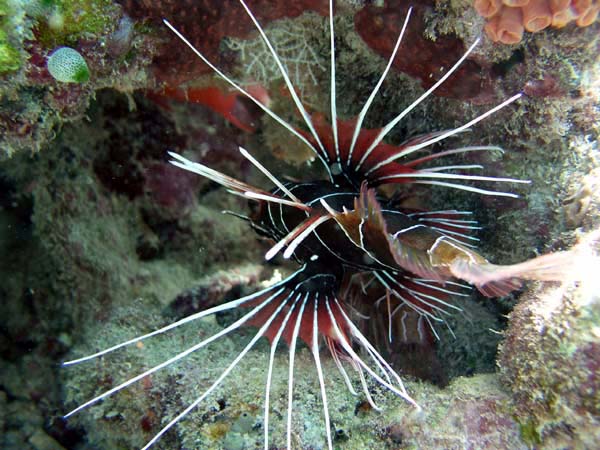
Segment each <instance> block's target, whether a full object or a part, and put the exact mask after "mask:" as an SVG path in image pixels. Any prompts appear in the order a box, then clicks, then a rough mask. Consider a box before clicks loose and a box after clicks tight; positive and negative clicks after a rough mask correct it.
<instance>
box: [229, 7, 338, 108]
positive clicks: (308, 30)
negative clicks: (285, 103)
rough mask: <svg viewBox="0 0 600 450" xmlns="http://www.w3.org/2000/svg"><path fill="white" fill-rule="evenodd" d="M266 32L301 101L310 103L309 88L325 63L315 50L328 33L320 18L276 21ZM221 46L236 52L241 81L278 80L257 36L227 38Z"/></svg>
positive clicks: (277, 74)
mask: <svg viewBox="0 0 600 450" xmlns="http://www.w3.org/2000/svg"><path fill="white" fill-rule="evenodd" d="M315 25H317V26H315ZM266 33H267V35H268V36H269V40H270V41H271V43H272V44H273V47H274V48H275V50H276V51H277V54H278V56H279V58H280V60H281V62H282V63H283V65H284V67H285V68H286V70H287V72H288V75H289V76H290V78H291V80H292V82H293V84H294V86H296V87H297V88H298V89H299V90H300V93H301V94H302V97H303V99H304V100H305V101H307V102H308V103H311V95H310V91H311V90H313V89H311V87H313V86H316V85H317V84H318V82H319V78H320V77H321V75H322V74H324V73H325V71H326V70H327V63H326V62H325V61H324V57H323V55H321V54H320V53H319V51H318V48H319V47H320V46H321V45H322V43H323V42H328V41H327V40H325V39H324V38H323V36H324V35H326V34H327V33H328V31H327V28H326V23H325V21H324V19H323V18H322V17H320V16H319V15H317V14H314V13H306V14H304V15H302V16H301V17H298V18H296V19H293V20H290V19H284V20H279V21H277V22H275V23H274V24H273V25H272V26H270V27H268V28H267V30H266ZM224 44H225V46H226V47H227V48H228V49H229V50H233V51H236V52H238V55H239V65H240V67H243V68H244V73H243V74H241V76H242V77H243V78H245V79H246V80H245V81H247V80H248V79H250V80H251V81H252V82H258V83H260V84H263V85H265V86H266V85H269V84H271V83H272V82H274V81H278V80H280V79H281V78H282V77H281V72H280V71H279V69H278V67H277V65H276V63H275V61H274V59H273V56H272V55H271V52H270V51H269V49H268V48H267V46H266V45H265V43H264V41H263V40H262V39H261V37H260V36H257V37H256V38H254V39H249V40H247V39H235V38H227V39H225V41H224Z"/></svg>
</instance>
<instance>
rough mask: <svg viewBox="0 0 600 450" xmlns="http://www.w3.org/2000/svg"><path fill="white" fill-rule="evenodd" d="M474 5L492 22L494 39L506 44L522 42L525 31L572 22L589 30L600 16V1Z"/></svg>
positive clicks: (510, 0) (508, 0)
mask: <svg viewBox="0 0 600 450" xmlns="http://www.w3.org/2000/svg"><path fill="white" fill-rule="evenodd" d="M473 5H474V7H475V9H476V11H477V12H478V13H479V15H481V16H482V17H485V18H486V19H487V20H488V21H487V24H486V25H485V31H486V33H487V35H488V36H489V37H490V39H492V40H493V41H494V42H502V43H504V44H516V43H518V42H519V41H521V39H522V37H523V31H529V32H531V33H535V32H536V31H540V30H543V29H545V28H548V27H549V26H552V27H555V28H562V27H564V26H565V25H567V24H569V23H570V22H575V23H576V24H577V25H578V26H580V27H586V26H589V25H591V24H592V23H594V22H595V21H596V19H597V18H598V14H599V13H600V1H599V0H475V2H474V4H473Z"/></svg>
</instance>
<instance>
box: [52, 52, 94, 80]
mask: <svg viewBox="0 0 600 450" xmlns="http://www.w3.org/2000/svg"><path fill="white" fill-rule="evenodd" d="M46 67H47V68H48V72H50V75H52V77H53V78H54V79H56V80H58V81H62V82H63V83H84V82H86V81H87V80H89V79H90V70H89V69H88V66H87V63H86V62H85V59H83V56H81V54H80V53H79V52H78V51H77V50H75V49H72V48H70V47H59V48H57V49H56V50H54V52H52V54H51V55H50V56H49V57H48V62H47V63H46Z"/></svg>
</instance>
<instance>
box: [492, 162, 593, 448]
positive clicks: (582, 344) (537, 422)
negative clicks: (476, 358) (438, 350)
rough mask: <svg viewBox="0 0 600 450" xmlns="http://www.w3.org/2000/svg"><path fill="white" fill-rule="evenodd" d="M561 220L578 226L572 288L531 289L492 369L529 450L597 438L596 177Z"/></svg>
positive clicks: (590, 445) (518, 308)
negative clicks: (577, 256) (577, 257)
mask: <svg viewBox="0 0 600 450" xmlns="http://www.w3.org/2000/svg"><path fill="white" fill-rule="evenodd" d="M581 184H582V186H581V187H580V188H579V189H577V187H576V186H573V188H574V189H577V193H576V194H575V195H574V196H572V197H571V198H570V199H568V205H569V206H568V207H567V208H566V211H565V213H566V214H567V220H568V221H569V223H570V224H571V225H577V226H578V227H579V228H578V233H579V235H580V238H579V239H580V243H579V244H578V247H579V249H580V250H579V251H580V252H581V257H580V260H579V261H574V264H575V267H574V269H573V270H574V272H575V274H574V277H575V278H576V279H580V280H581V282H579V283H567V284H566V285H563V286H558V287H556V286H540V285H536V286H534V287H532V288H531V289H530V290H529V291H528V292H527V293H526V294H525V295H523V296H522V298H521V300H520V302H519V304H518V305H517V306H516V307H515V309H514V311H513V312H512V313H511V314H510V322H509V323H510V325H509V327H508V329H507V330H506V340H505V341H504V343H503V344H502V346H501V350H500V354H499V359H498V364H499V366H500V373H501V377H502V380H503V382H504V383H505V385H506V386H508V387H509V389H510V391H511V393H512V395H513V398H514V402H515V409H514V410H515V417H516V420H517V421H518V422H519V425H520V427H521V430H522V435H523V437H524V438H525V439H526V441H527V442H528V443H529V444H530V445H535V446H536V448H541V449H546V448H547V449H553V448H593V447H594V446H595V443H597V442H598V440H599V439H600V434H599V432H598V430H599V429H600V428H599V425H600V423H599V421H598V416H599V414H600V407H599V405H600V378H599V377H598V373H599V368H600V330H599V328H598V324H599V323H600V297H599V296H598V292H600V285H599V284H598V278H597V273H598V271H599V270H600V259H598V255H599V254H600V232H599V231H598V230H599V229H600V228H599V227H600V190H599V189H598V187H599V186H600V171H599V170H598V169H595V170H593V171H592V172H591V173H590V174H588V175H587V176H586V177H584V179H583V180H582V183H581Z"/></svg>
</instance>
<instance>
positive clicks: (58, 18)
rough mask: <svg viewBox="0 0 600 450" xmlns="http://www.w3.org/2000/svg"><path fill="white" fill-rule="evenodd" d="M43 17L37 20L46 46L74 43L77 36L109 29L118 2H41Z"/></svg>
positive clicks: (91, 34) (102, 32)
mask: <svg viewBox="0 0 600 450" xmlns="http://www.w3.org/2000/svg"><path fill="white" fill-rule="evenodd" d="M43 6H44V8H45V9H46V14H45V17H46V20H40V23H39V28H38V30H39V41H40V42H41V43H43V44H44V46H46V47H53V46H57V45H75V44H76V43H77V40H78V39H80V38H84V37H88V36H94V35H101V34H105V33H106V31H107V30H108V29H113V28H114V26H115V23H114V21H113V17H114V16H115V15H116V13H117V12H118V6H117V5H116V4H115V3H114V2H113V1H112V0H92V1H86V0H56V1H51V2H45V4H44V5H43Z"/></svg>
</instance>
